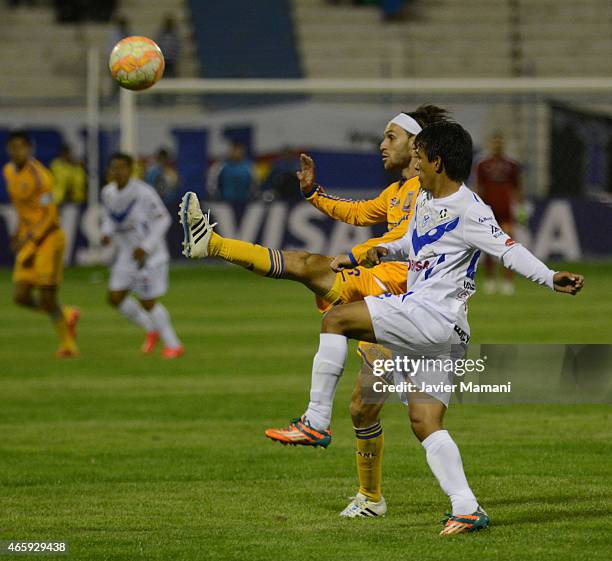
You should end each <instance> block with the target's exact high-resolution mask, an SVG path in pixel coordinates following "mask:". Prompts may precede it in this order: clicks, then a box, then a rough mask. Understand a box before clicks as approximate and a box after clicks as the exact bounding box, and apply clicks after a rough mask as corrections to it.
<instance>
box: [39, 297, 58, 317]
mask: <svg viewBox="0 0 612 561" xmlns="http://www.w3.org/2000/svg"><path fill="white" fill-rule="evenodd" d="M39 306H40V308H41V310H43V311H44V312H46V313H48V314H50V313H52V312H54V311H55V310H56V309H57V301H56V300H55V294H45V293H43V294H41V295H40V301H39Z"/></svg>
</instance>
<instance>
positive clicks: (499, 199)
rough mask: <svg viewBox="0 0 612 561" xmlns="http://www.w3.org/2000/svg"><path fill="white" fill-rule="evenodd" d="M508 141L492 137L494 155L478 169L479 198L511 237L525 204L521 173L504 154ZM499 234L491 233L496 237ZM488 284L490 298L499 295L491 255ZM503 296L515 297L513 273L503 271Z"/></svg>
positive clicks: (487, 264)
mask: <svg viewBox="0 0 612 561" xmlns="http://www.w3.org/2000/svg"><path fill="white" fill-rule="evenodd" d="M504 145H505V141H504V136H503V134H502V133H501V132H495V133H494V134H493V135H492V137H491V153H490V155H489V157H488V158H485V159H484V160H482V161H481V162H480V163H479V164H478V165H477V166H476V182H477V189H478V194H479V195H480V196H481V197H482V199H483V201H484V202H485V203H487V204H488V205H489V206H490V207H491V209H492V210H493V214H494V215H495V218H496V219H497V222H498V223H499V225H500V226H501V228H502V230H503V231H504V232H506V233H508V234H509V235H510V236H512V233H513V229H514V222H515V220H514V207H515V206H516V205H517V204H518V203H521V202H522V199H523V194H522V187H521V170H520V166H519V164H518V163H517V162H515V161H514V160H512V159H511V158H509V157H508V156H507V155H506V153H505V146H504ZM495 234H496V232H492V235H493V236H495ZM484 263H485V276H486V280H485V284H484V290H485V293H487V294H492V293H494V292H495V291H496V288H497V285H496V281H495V273H496V271H495V263H494V261H493V259H492V257H491V256H490V255H485V262H484ZM503 274H504V281H503V284H502V287H501V292H502V294H506V295H511V294H513V293H514V285H513V284H512V271H511V270H510V269H506V268H504V271H503Z"/></svg>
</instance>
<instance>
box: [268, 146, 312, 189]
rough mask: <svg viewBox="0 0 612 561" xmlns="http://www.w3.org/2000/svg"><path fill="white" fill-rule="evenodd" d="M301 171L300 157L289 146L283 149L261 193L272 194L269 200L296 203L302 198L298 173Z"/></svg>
mask: <svg viewBox="0 0 612 561" xmlns="http://www.w3.org/2000/svg"><path fill="white" fill-rule="evenodd" d="M299 170H300V159H299V157H298V155H297V154H296V153H295V152H294V151H293V150H291V148H289V147H288V146H286V147H285V148H283V151H282V152H281V154H280V156H279V157H278V159H277V160H276V161H275V162H274V164H273V165H272V168H271V169H270V173H268V177H267V178H266V180H265V181H264V182H263V184H262V185H261V192H262V193H263V194H264V198H266V197H265V194H266V193H269V194H270V197H269V199H281V200H284V201H296V200H299V199H301V198H302V192H301V191H300V181H299V180H298V178H297V175H296V172H298V171H299Z"/></svg>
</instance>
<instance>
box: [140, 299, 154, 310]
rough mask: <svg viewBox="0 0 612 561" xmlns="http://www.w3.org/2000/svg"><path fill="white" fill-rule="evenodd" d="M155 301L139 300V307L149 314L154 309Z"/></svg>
mask: <svg viewBox="0 0 612 561" xmlns="http://www.w3.org/2000/svg"><path fill="white" fill-rule="evenodd" d="M155 304H156V301H155V300H141V301H140V305H141V306H142V307H143V308H144V309H145V310H147V312H150V311H151V310H152V309H153V308H154V307H155Z"/></svg>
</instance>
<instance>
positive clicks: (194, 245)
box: [179, 191, 217, 259]
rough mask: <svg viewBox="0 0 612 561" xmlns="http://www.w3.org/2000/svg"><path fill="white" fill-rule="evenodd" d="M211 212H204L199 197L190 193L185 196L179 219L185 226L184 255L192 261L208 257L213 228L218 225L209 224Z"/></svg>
mask: <svg viewBox="0 0 612 561" xmlns="http://www.w3.org/2000/svg"><path fill="white" fill-rule="evenodd" d="M209 217H210V211H208V212H207V213H206V214H204V213H203V212H202V209H201V208H200V203H199V201H198V197H197V196H196V194H195V193H192V192H191V191H188V192H187V193H185V194H184V195H183V198H182V200H181V205H180V207H179V218H180V221H181V225H182V226H183V255H184V256H185V257H189V258H191V259H201V258H203V257H207V256H208V242H209V241H210V236H212V233H213V228H214V227H215V226H216V225H217V224H216V223H215V224H211V223H210V222H209Z"/></svg>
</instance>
